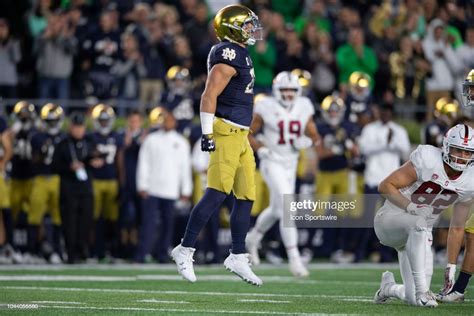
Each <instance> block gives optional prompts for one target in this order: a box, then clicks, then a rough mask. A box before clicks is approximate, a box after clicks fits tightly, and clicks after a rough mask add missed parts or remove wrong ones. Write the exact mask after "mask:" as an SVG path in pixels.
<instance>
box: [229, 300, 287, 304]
mask: <svg viewBox="0 0 474 316" xmlns="http://www.w3.org/2000/svg"><path fill="white" fill-rule="evenodd" d="M237 302H242V303H272V304H289V303H291V301H276V300H237Z"/></svg>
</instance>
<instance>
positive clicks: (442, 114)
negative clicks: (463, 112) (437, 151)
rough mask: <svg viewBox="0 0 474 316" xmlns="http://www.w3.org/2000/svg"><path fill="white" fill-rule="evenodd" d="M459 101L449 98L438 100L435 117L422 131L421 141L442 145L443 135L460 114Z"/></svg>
mask: <svg viewBox="0 0 474 316" xmlns="http://www.w3.org/2000/svg"><path fill="white" fill-rule="evenodd" d="M459 112H460V109H459V103H458V101H456V100H450V99H449V98H441V99H439V100H438V101H436V104H435V110H434V117H435V119H434V120H433V121H431V122H429V123H428V124H427V125H426V126H425V127H424V128H423V130H422V132H421V140H422V141H421V142H422V143H423V144H427V145H432V146H435V147H441V146H442V144H443V136H444V134H445V133H446V132H447V131H448V129H449V128H450V127H451V126H452V125H453V122H454V121H455V120H456V118H457V117H458V116H459Z"/></svg>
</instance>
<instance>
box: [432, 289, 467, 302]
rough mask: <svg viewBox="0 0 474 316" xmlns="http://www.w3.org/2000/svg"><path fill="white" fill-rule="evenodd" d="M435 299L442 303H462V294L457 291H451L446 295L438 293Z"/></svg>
mask: <svg viewBox="0 0 474 316" xmlns="http://www.w3.org/2000/svg"><path fill="white" fill-rule="evenodd" d="M436 299H437V300H438V301H440V302H443V303H463V302H464V294H463V293H459V292H458V291H453V292H451V293H449V294H446V295H440V294H438V295H437V296H436Z"/></svg>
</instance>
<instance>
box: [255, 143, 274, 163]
mask: <svg viewBox="0 0 474 316" xmlns="http://www.w3.org/2000/svg"><path fill="white" fill-rule="evenodd" d="M270 152H271V151H270V149H268V147H265V146H262V147H260V148H259V149H258V150H257V156H258V159H260V160H263V159H267V158H268V157H270Z"/></svg>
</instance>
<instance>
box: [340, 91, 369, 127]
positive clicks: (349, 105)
mask: <svg viewBox="0 0 474 316" xmlns="http://www.w3.org/2000/svg"><path fill="white" fill-rule="evenodd" d="M372 102H373V99H372V95H370V94H369V95H368V96H367V97H365V98H364V99H363V100H358V99H356V98H354V97H353V96H352V94H350V93H349V94H348V96H347V98H346V100H345V103H346V113H345V115H344V118H345V119H346V120H349V121H351V122H353V123H355V122H357V115H358V114H363V113H370V105H371V104H372Z"/></svg>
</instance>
